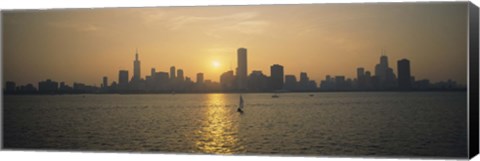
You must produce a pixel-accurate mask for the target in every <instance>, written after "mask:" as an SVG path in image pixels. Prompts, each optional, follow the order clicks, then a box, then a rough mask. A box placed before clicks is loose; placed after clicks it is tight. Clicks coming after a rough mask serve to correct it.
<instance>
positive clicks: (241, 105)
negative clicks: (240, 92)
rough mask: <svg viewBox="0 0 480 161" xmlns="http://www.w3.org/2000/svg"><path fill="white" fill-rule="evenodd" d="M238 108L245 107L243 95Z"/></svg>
mask: <svg viewBox="0 0 480 161" xmlns="http://www.w3.org/2000/svg"><path fill="white" fill-rule="evenodd" d="M238 106H239V107H238V108H243V97H242V96H240V104H239V105H238Z"/></svg>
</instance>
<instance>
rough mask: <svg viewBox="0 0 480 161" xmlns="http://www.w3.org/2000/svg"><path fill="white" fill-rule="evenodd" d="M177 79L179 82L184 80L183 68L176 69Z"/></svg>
mask: <svg viewBox="0 0 480 161" xmlns="http://www.w3.org/2000/svg"><path fill="white" fill-rule="evenodd" d="M177 80H178V81H180V82H183V81H184V80H185V77H184V76H183V70H182V69H178V70H177Z"/></svg>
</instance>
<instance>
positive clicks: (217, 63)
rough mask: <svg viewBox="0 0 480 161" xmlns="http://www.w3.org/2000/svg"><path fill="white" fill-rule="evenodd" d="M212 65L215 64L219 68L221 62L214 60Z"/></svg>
mask: <svg viewBox="0 0 480 161" xmlns="http://www.w3.org/2000/svg"><path fill="white" fill-rule="evenodd" d="M212 65H213V67H215V68H218V67H220V62H218V61H213V62H212Z"/></svg>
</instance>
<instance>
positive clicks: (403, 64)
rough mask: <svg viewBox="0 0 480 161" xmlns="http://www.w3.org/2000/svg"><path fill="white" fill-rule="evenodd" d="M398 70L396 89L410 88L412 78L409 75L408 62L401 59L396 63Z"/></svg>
mask: <svg viewBox="0 0 480 161" xmlns="http://www.w3.org/2000/svg"><path fill="white" fill-rule="evenodd" d="M397 70H398V87H399V88H400V89H402V90H408V89H411V88H412V82H411V79H412V76H411V75H410V61H409V60H407V59H402V60H399V61H398V62H397Z"/></svg>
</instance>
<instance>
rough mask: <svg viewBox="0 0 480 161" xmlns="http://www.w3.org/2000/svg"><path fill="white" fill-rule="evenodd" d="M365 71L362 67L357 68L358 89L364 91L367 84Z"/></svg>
mask: <svg viewBox="0 0 480 161" xmlns="http://www.w3.org/2000/svg"><path fill="white" fill-rule="evenodd" d="M365 77H366V76H365V69H364V68H362V67H359V68H357V87H358V89H364V88H365V84H366V78H365Z"/></svg>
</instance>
